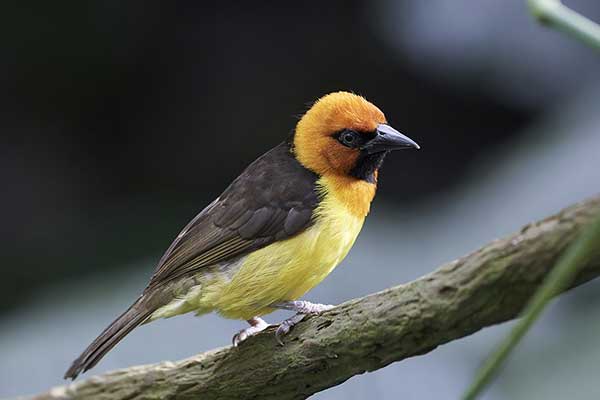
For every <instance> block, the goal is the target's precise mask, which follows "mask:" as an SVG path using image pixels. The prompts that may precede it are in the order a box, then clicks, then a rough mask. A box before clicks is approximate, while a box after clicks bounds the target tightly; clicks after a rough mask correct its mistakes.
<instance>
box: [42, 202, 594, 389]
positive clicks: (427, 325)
mask: <svg viewBox="0 0 600 400" xmlns="http://www.w3.org/2000/svg"><path fill="white" fill-rule="evenodd" d="M599 212H600V197H596V198H594V199H591V200H588V201H585V202H582V203H580V204H576V205H574V206H572V207H569V208H567V209H565V210H563V211H561V212H560V213H558V214H556V215H554V216H551V217H549V218H546V219H544V220H542V221H539V222H536V223H533V224H530V225H527V226H525V227H524V228H523V229H521V231H520V232H518V233H516V234H514V235H512V236H509V237H507V238H505V239H501V240H496V241H494V242H492V243H490V244H488V245H486V246H484V247H482V248H481V249H479V250H477V251H475V252H474V253H472V254H469V255H467V256H465V257H462V258H461V259H459V260H456V261H453V262H451V263H448V264H446V265H443V266H442V267H440V268H439V269H437V270H436V271H435V272H433V273H431V274H429V275H426V276H424V277H422V278H420V279H418V280H416V281H413V282H410V283H407V284H405V285H400V286H396V287H393V288H390V289H387V290H384V291H382V292H379V293H375V294H372V295H369V296H366V297H363V298H360V299H355V300H351V301H349V302H346V303H344V304H341V305H340V306H338V307H336V308H335V309H333V310H331V311H328V312H327V313H324V314H323V315H320V316H315V317H311V318H307V319H306V320H305V321H303V322H302V323H300V324H299V325H298V326H297V327H296V328H295V329H294V331H293V332H291V333H290V334H289V336H287V337H286V338H285V342H286V344H285V346H283V347H280V346H278V345H277V343H276V341H275V338H274V335H273V330H269V331H267V332H264V333H262V334H260V335H258V336H256V337H253V338H250V339H249V340H248V341H246V342H244V343H243V344H242V345H241V346H240V347H239V348H232V347H227V348H222V349H217V350H213V351H210V352H207V353H204V354H200V355H197V356H194V357H191V358H188V359H186V360H182V361H177V362H162V363H159V364H154V365H145V366H138V367H131V368H126V369H123V370H119V371H114V372H109V373H106V374H104V375H99V376H94V377H91V378H87V379H84V380H80V381H76V382H75V383H72V384H70V385H65V386H61V387H57V388H54V389H51V390H50V391H49V392H47V393H44V394H41V395H38V396H36V397H34V398H35V399H38V400H42V399H44V400H46V399H47V400H51V399H106V400H117V399H129V400H133V399H137V400H140V399H203V400H209V399H258V398H260V399H280V400H285V399H304V398H307V397H308V396H310V395H311V394H313V393H316V392H318V391H321V390H324V389H326V388H329V387H332V386H335V385H339V384H341V383H342V382H344V381H345V380H347V379H348V378H350V377H352V376H354V375H358V374H362V373H364V372H367V371H374V370H377V369H379V368H383V367H385V366H386V365H388V364H390V363H392V362H395V361H400V360H403V359H406V358H408V357H413V356H417V355H421V354H424V353H427V352H429V351H432V350H433V349H435V348H436V347H437V346H439V345H441V344H444V343H448V342H450V341H452V340H455V339H458V338H461V337H464V336H467V335H470V334H472V333H474V332H477V331H478V330H480V329H481V328H484V327H486V326H490V325H494V324H498V323H500V322H503V321H506V320H509V319H511V318H515V317H516V316H517V315H518V314H519V312H520V311H521V310H522V309H523V307H524V305H525V304H526V303H527V301H528V300H529V298H530V297H531V295H532V294H533V293H534V292H535V290H536V289H537V288H538V286H539V284H540V283H541V282H542V281H543V280H544V278H545V277H546V276H547V275H548V273H549V271H550V270H551V268H552V266H553V265H554V264H555V263H556V261H557V260H558V258H559V256H560V255H561V253H562V252H563V250H564V249H565V248H566V247H567V246H569V244H570V243H572V242H573V241H574V240H575V238H576V237H577V236H578V234H579V232H580V231H581V229H582V227H584V226H585V225H587V224H588V223H589V222H590V221H591V220H592V219H593V218H594V216H595V215H597V214H598V213H599ZM598 275H600V249H598V250H597V251H595V252H594V253H593V254H592V255H590V257H588V258H587V259H586V260H585V265H584V267H583V269H581V270H580V273H579V274H578V275H577V277H576V280H575V281H574V283H573V286H576V285H578V284H581V283H583V282H585V281H587V280H590V279H592V278H595V277H597V276H598Z"/></svg>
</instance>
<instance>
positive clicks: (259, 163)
mask: <svg viewBox="0 0 600 400" xmlns="http://www.w3.org/2000/svg"><path fill="white" fill-rule="evenodd" d="M316 180H317V176H316V175H315V174H314V173H312V172H311V171H309V170H307V169H305V168H304V167H303V166H302V165H301V164H300V163H299V162H298V161H297V160H296V159H295V158H294V156H293V154H292V153H291V150H290V145H289V144H288V143H282V144H280V145H279V146H277V147H275V148H274V149H272V150H271V151H269V152H268V153H266V154H264V155H263V156H262V157H260V158H259V159H257V160H256V161H255V162H254V163H252V164H251V165H250V166H249V167H248V168H246V170H245V171H244V172H243V173H242V174H241V175H240V176H239V177H238V178H236V179H235V180H234V181H233V183H232V184H231V185H230V186H229V187H228V188H227V189H226V190H225V191H224V192H223V194H222V195H221V196H219V198H217V199H216V200H215V201H213V202H212V203H211V204H210V205H209V206H207V207H206V208H205V209H204V210H202V211H201V212H200V214H198V215H197V216H196V217H195V218H194V219H193V220H192V221H191V222H190V223H189V224H188V225H187V226H186V227H185V228H184V229H183V230H182V231H181V233H180V234H179V235H178V236H177V238H176V239H175V241H174V242H173V243H172V244H171V246H169V248H168V249H167V251H166V252H165V254H164V255H163V257H162V258H161V260H160V262H159V264H158V266H157V268H156V271H155V272H154V275H153V276H152V279H151V281H150V284H149V285H148V288H147V289H146V290H149V289H152V288H155V287H157V286H160V285H162V284H164V283H166V282H169V281H172V280H174V279H178V278H180V277H183V276H189V275H192V274H195V273H197V272H198V271H199V270H200V269H202V268H204V267H206V266H210V265H215V264H218V263H221V262H223V261H228V260H232V259H235V258H236V257H240V256H242V255H245V254H247V253H249V252H251V251H254V250H257V249H259V248H262V247H265V246H267V245H269V244H271V243H273V242H275V241H278V240H284V239H286V238H289V237H291V236H293V235H296V234H298V233H300V232H302V231H303V230H305V229H306V228H307V227H309V226H310V225H311V224H312V223H313V218H312V216H313V211H314V209H315V208H316V206H317V204H318V201H319V199H318V195H317V192H316V190H315V183H316Z"/></svg>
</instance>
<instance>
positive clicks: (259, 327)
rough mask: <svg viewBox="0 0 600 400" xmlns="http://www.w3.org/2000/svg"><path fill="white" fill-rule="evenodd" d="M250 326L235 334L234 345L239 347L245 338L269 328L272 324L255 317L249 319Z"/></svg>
mask: <svg viewBox="0 0 600 400" xmlns="http://www.w3.org/2000/svg"><path fill="white" fill-rule="evenodd" d="M248 323H249V324H250V326H249V327H248V328H246V329H242V330H241V331H239V332H238V333H236V334H235V335H233V339H231V342H232V343H233V347H237V346H238V345H239V344H240V343H242V342H243V341H244V340H246V339H248V338H249V337H250V336H254V335H256V334H257V333H260V332H262V331H264V330H265V329H267V328H268V327H269V326H270V325H269V324H268V323H267V322H266V321H265V320H264V319H262V318H259V317H254V318H251V319H249V320H248Z"/></svg>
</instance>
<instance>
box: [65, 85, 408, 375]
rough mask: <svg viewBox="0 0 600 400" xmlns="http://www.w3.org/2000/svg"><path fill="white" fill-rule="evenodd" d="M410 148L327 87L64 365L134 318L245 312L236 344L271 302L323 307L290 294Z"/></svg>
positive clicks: (85, 357) (89, 362) (107, 342)
mask: <svg viewBox="0 0 600 400" xmlns="http://www.w3.org/2000/svg"><path fill="white" fill-rule="evenodd" d="M406 148H416V149H418V148H419V146H418V145H417V144H416V143H415V142H414V141H413V140H411V139H410V138H408V137H406V136H404V135H403V134H401V133H400V132H398V131H396V130H395V129H393V128H392V127H390V126H389V125H387V122H386V118H385V116H384V114H383V112H381V111H380V110H379V108H377V107H376V106H375V105H373V104H371V103H370V102H368V101H367V100H365V99H364V98H363V97H361V96H358V95H355V94H352V93H347V92H336V93H331V94H328V95H326V96H324V97H322V98H321V99H319V100H318V101H316V102H315V103H314V105H313V106H312V107H311V108H310V109H309V110H308V111H307V112H306V114H304V115H303V116H302V118H301V119H300V121H299V122H298V124H297V125H296V129H295V130H294V133H293V135H291V136H290V138H289V139H288V140H286V141H284V142H283V143H281V144H279V145H277V146H276V147H274V148H273V149H271V150H270V151H268V152H267V153H265V154H264V155H262V156H261V157H259V158H258V159H257V160H256V161H254V162H253V163H252V164H250V166H248V167H247V168H246V170H245V171H244V172H242V174H241V175H240V176H239V177H237V178H236V179H235V180H234V181H233V182H232V183H231V184H230V185H229V187H228V188H227V189H225V191H224V192H223V194H221V196H219V197H218V198H217V199H216V200H215V201H213V202H212V203H210V204H209V205H208V206H207V207H206V208H205V209H204V210H202V211H201V212H200V214H198V215H197V216H196V217H195V218H194V219H193V220H192V221H191V222H190V223H189V224H188V225H187V226H186V227H185V228H184V229H183V230H182V231H181V233H180V234H179V235H178V236H177V238H176V239H175V241H174V242H173V243H172V244H171V246H170V247H169V248H168V249H167V251H166V252H165V254H164V255H163V257H162V258H161V259H160V261H159V263H158V267H157V268H156V271H155V272H154V275H153V276H152V278H151V279H150V283H149V284H148V286H147V287H146V289H144V291H143V293H142V294H141V296H140V297H139V298H138V299H137V300H136V301H135V302H134V303H133V305H131V306H130V307H129V309H127V311H125V312H124V313H123V314H121V315H120V316H119V317H118V318H117V319H116V320H115V321H114V322H113V323H111V324H110V325H109V326H108V328H106V329H105V330H104V331H103V332H102V333H101V334H100V336H98V338H96V340H94V341H93V342H92V344H90V345H89V346H88V348H87V349H85V351H84V352H83V353H82V354H81V355H80V356H79V357H78V358H77V359H76V360H75V361H74V362H73V364H72V365H71V367H70V368H69V370H68V371H67V372H66V374H65V378H73V379H74V378H75V377H77V375H78V374H79V373H81V372H85V371H87V370H88V369H90V368H92V367H93V366H94V365H96V363H98V361H100V359H101V358H102V357H103V356H104V355H105V354H106V353H107V352H108V351H109V350H110V349H112V348H113V347H114V346H115V345H116V344H117V343H118V342H119V341H120V340H121V339H123V337H125V335H127V334H128V333H129V332H130V331H131V330H132V329H134V328H135V327H136V326H138V325H140V324H142V323H147V322H150V321H153V320H155V319H158V318H167V317H172V316H175V315H179V314H184V313H188V312H192V311H193V312H195V313H196V314H198V315H200V314H205V313H208V312H211V311H216V312H217V313H219V314H220V315H222V316H223V317H226V318H233V319H243V320H247V321H248V323H249V324H250V327H248V328H246V329H243V330H241V331H240V332H239V333H237V334H236V335H235V336H234V337H233V344H234V346H237V345H238V344H239V343H240V342H241V341H243V340H245V339H246V338H248V337H249V336H251V335H254V334H256V333H258V332H260V331H262V330H264V329H265V328H267V327H268V326H269V324H267V323H266V322H265V321H264V320H263V319H261V318H260V317H261V316H262V315H265V314H268V313H270V312H272V311H274V310H275V309H285V310H291V311H294V312H296V314H295V315H294V316H293V317H291V318H289V319H287V320H285V321H283V322H282V323H281V324H280V325H279V327H278V328H277V331H276V337H277V339H278V341H279V342H280V343H281V339H280V338H281V336H282V335H284V334H285V333H287V332H288V331H289V330H290V329H291V328H292V327H293V326H294V325H295V324H296V323H298V322H299V321H300V320H301V319H302V317H303V316H304V315H305V314H311V313H319V312H322V311H325V310H328V309H330V308H331V307H333V306H330V305H324V304H315V303H310V302H307V301H298V300H297V299H299V298H300V297H302V296H303V295H304V294H305V293H306V292H307V291H309V290H310V289H312V288H313V287H314V286H316V285H317V284H318V283H319V282H321V281H322V280H323V279H324V278H325V277H326V276H327V275H328V274H329V273H330V272H331V271H332V270H333V268H334V267H335V266H337V265H338V264H339V263H340V261H342V260H343V259H344V257H345V256H346V254H347V253H348V251H349V250H350V248H351V247H352V245H353V244H354V241H355V239H356V237H357V236H358V233H359V232H360V229H361V227H362V225H363V222H364V220H365V217H366V216H367V214H368V212H369V208H370V205H371V201H372V200H373V197H374V195H375V189H376V186H377V173H378V170H379V168H380V167H381V164H382V162H383V159H384V158H385V156H386V155H387V154H388V153H389V152H390V151H391V150H397V149H406Z"/></svg>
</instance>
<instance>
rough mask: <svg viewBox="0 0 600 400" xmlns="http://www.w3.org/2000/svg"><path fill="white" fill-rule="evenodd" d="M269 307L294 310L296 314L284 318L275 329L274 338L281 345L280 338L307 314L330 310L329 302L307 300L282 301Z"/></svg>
mask: <svg viewBox="0 0 600 400" xmlns="http://www.w3.org/2000/svg"><path fill="white" fill-rule="evenodd" d="M271 307H273V308H278V309H281V310H290V311H295V312H296V315H294V316H292V317H290V318H288V319H286V320H284V321H283V322H282V323H281V324H279V326H278V327H277V330H276V331H275V339H276V340H277V343H279V344H280V345H282V346H283V341H282V340H281V338H282V337H283V336H285V335H286V334H287V333H288V332H289V331H290V330H291V329H292V328H293V327H294V326H295V325H296V324H298V323H299V322H300V321H302V319H303V318H304V316H305V315H307V314H319V313H322V312H323V311H327V310H331V309H332V308H333V307H335V306H333V305H331V304H318V303H311V302H309V301H285V302H282V303H276V304H273V305H272V306H271Z"/></svg>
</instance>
